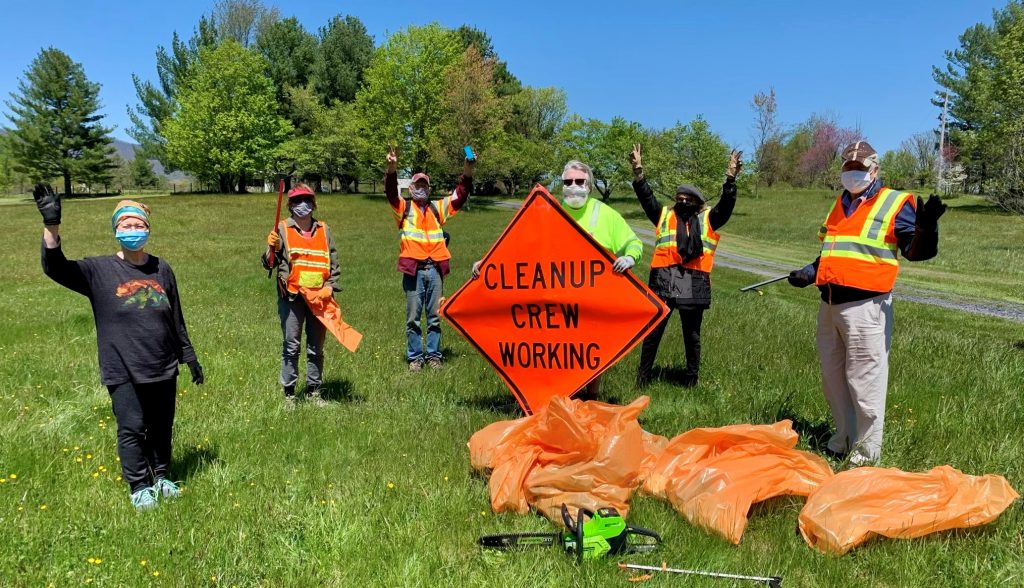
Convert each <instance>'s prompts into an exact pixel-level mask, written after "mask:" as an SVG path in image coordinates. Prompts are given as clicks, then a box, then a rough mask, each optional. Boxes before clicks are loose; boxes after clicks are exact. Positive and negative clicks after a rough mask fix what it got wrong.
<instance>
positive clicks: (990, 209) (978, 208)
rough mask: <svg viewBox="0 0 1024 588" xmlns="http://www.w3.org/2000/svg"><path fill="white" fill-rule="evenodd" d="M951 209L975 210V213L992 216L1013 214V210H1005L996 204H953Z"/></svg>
mask: <svg viewBox="0 0 1024 588" xmlns="http://www.w3.org/2000/svg"><path fill="white" fill-rule="evenodd" d="M951 209H952V210H954V211H956V212H973V213H975V214H987V215H991V216H1013V213H1012V212H1010V211H1008V210H1003V209H1002V208H999V207H998V206H996V205H994V204H965V205H963V206H953V207H951Z"/></svg>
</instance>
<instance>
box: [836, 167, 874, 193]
mask: <svg viewBox="0 0 1024 588" xmlns="http://www.w3.org/2000/svg"><path fill="white" fill-rule="evenodd" d="M839 180H840V181H841V182H842V183H843V187H844V188H846V190H847V191H848V192H849V193H850V194H854V195H856V194H860V193H861V192H863V191H864V190H867V189H868V186H870V185H871V172H868V171H861V170H850V171H844V172H843V173H842V174H841V175H840V176H839Z"/></svg>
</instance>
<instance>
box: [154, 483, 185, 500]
mask: <svg viewBox="0 0 1024 588" xmlns="http://www.w3.org/2000/svg"><path fill="white" fill-rule="evenodd" d="M153 492H155V493H156V494H157V495H159V496H160V497H162V498H177V497H179V496H181V488H178V485H177V484H175V483H174V482H172V481H170V480H168V479H167V478H160V479H159V480H157V481H156V484H153Z"/></svg>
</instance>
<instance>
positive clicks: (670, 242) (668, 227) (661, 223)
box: [651, 206, 720, 272]
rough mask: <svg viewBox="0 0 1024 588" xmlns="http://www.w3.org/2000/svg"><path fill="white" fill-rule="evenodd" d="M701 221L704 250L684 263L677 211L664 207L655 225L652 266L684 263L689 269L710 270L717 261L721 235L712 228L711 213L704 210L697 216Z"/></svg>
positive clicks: (699, 221)
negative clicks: (678, 237)
mask: <svg viewBox="0 0 1024 588" xmlns="http://www.w3.org/2000/svg"><path fill="white" fill-rule="evenodd" d="M697 220H698V223H700V228H701V234H700V239H701V242H702V243H703V245H704V252H703V254H701V256H700V257H698V258H696V259H691V260H690V261H689V262H687V263H685V264H684V263H683V257H682V256H681V255H679V249H678V247H677V246H676V227H677V222H678V219H677V217H676V214H675V211H673V209H672V208H671V207H669V206H665V207H662V209H661V217H660V218H659V219H658V224H657V226H656V227H655V234H654V256H653V257H652V258H651V267H652V268H655V267H669V266H672V265H679V264H682V265H683V267H686V268H689V269H695V270H700V271H703V272H710V271H711V268H712V267H714V263H715V250H717V249H718V241H719V238H720V235H719V234H718V233H717V232H715V231H714V230H712V229H711V215H710V214H708V211H707V210H703V211H701V212H700V214H699V215H698V217H697Z"/></svg>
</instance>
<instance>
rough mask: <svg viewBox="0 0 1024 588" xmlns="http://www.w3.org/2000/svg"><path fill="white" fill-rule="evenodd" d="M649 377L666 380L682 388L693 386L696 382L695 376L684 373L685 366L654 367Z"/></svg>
mask: <svg viewBox="0 0 1024 588" xmlns="http://www.w3.org/2000/svg"><path fill="white" fill-rule="evenodd" d="M651 379H653V380H660V381H662V382H667V383H669V384H673V385H676V386H680V387H682V388H693V387H695V386H696V384H697V380H696V378H694V377H693V376H690V375H689V374H687V373H686V368H683V367H679V366H662V367H655V368H654V369H653V370H651Z"/></svg>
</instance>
